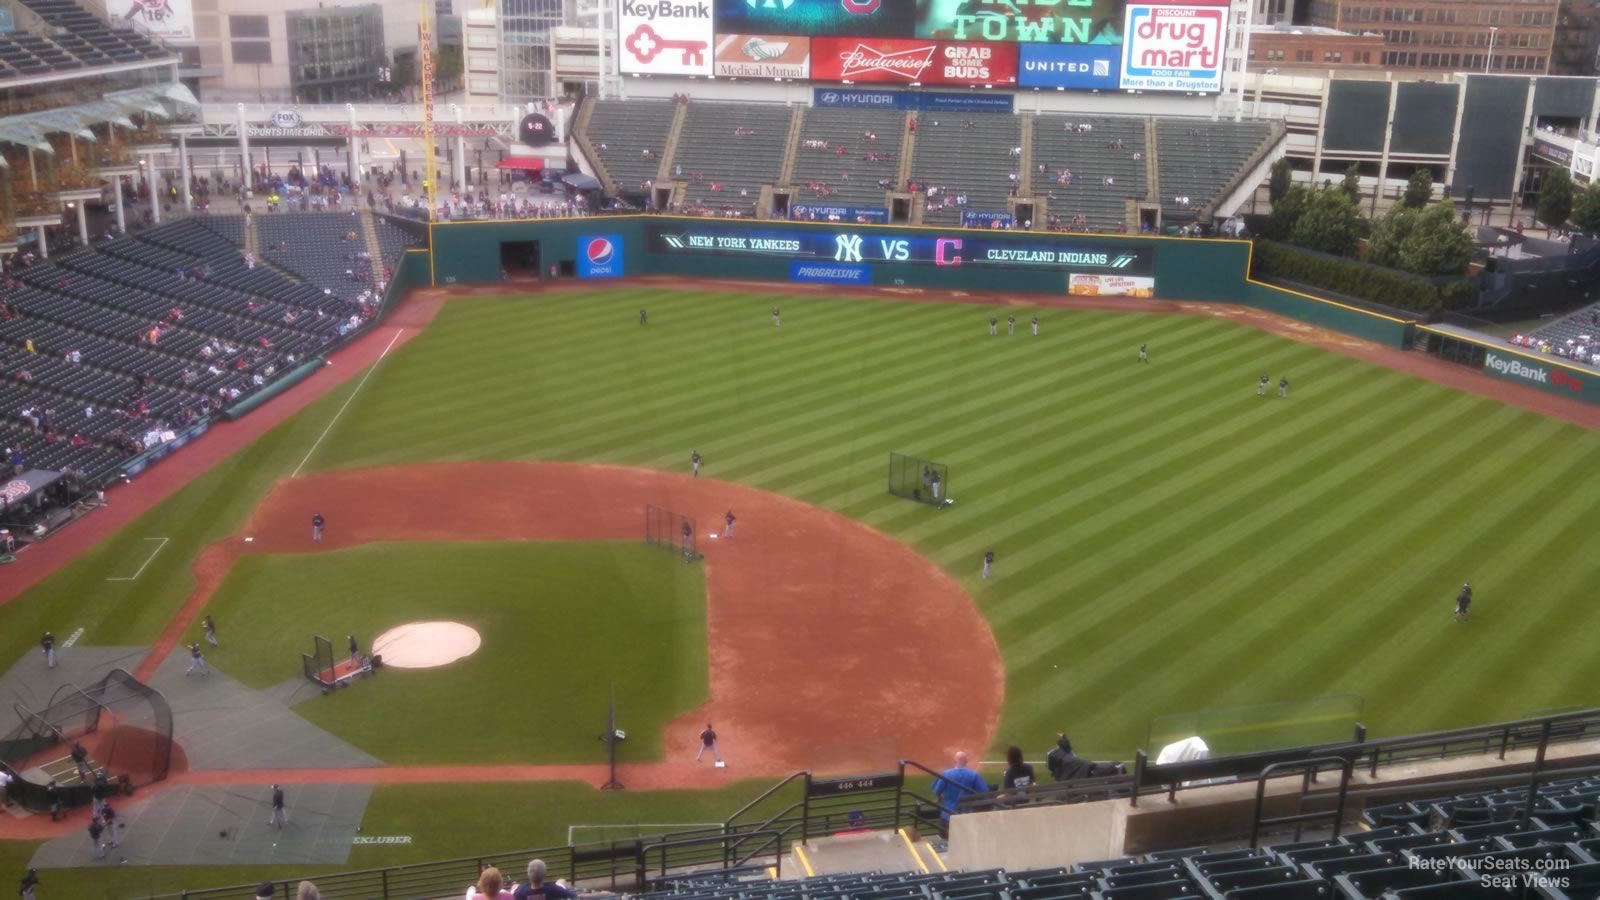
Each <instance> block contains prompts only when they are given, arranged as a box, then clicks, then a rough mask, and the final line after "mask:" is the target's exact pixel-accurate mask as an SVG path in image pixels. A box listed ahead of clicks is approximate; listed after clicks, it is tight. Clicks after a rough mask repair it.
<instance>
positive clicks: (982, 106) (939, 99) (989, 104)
mask: <svg viewBox="0 0 1600 900" xmlns="http://www.w3.org/2000/svg"><path fill="white" fill-rule="evenodd" d="M1013 99H1014V98H1013V96H1012V95H1011V94H951V93H940V92H938V91H882V90H853V89H839V88H817V89H816V90H815V92H814V95H813V96H812V103H813V104H814V105H816V106H843V107H851V108H856V109H920V110H925V111H927V112H948V113H958V112H997V113H1009V112H1011V111H1012V100H1013Z"/></svg>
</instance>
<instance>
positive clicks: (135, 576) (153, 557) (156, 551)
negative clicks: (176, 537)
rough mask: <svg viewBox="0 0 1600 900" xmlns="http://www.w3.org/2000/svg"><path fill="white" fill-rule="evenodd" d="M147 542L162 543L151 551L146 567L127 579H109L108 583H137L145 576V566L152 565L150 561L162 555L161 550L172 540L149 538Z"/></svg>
mask: <svg viewBox="0 0 1600 900" xmlns="http://www.w3.org/2000/svg"><path fill="white" fill-rule="evenodd" d="M145 540H146V541H160V542H161V543H159V544H157V545H156V548H155V549H154V550H151V551H150V555H149V556H147V557H145V558H144V565H143V566H140V567H139V571H137V572H135V573H133V574H132V575H130V576H128V577H127V578H107V579H106V580H107V581H137V580H138V578H139V576H140V575H143V574H144V570H145V566H148V565H150V561H151V560H153V559H155V558H156V554H157V553H160V552H161V548H162V547H165V546H166V545H167V541H170V540H172V538H164V537H148V538H145Z"/></svg>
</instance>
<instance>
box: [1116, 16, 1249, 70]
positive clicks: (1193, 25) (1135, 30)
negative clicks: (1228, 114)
mask: <svg viewBox="0 0 1600 900" xmlns="http://www.w3.org/2000/svg"><path fill="white" fill-rule="evenodd" d="M1227 30H1228V6H1227V3H1226V2H1221V3H1215V4H1211V3H1204V2H1196V3H1186V4H1170V3H1129V4H1128V7H1127V11H1126V13H1125V14H1124V18H1123V40H1122V81H1121V84H1122V89H1123V90H1127V91H1188V92H1207V93H1217V92H1219V91H1221V90H1222V55H1223V52H1224V50H1225V49H1226V47H1227V43H1226V41H1225V40H1224V38H1225V36H1226V34H1227Z"/></svg>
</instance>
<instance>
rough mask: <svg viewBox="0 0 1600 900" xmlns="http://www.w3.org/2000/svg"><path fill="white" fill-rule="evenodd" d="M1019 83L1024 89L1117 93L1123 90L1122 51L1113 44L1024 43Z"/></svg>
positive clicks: (1018, 71) (1020, 60)
mask: <svg viewBox="0 0 1600 900" xmlns="http://www.w3.org/2000/svg"><path fill="white" fill-rule="evenodd" d="M1021 50H1022V55H1021V57H1020V58H1019V59H1018V61H1017V84H1019V85H1021V86H1023V87H1038V88H1056V87H1059V88H1071V89H1073V90H1085V91H1114V90H1116V89H1117V88H1118V87H1120V86H1121V85H1120V82H1119V78H1120V76H1121V75H1122V48H1121V47H1114V46H1111V45H1109V44H1023V45H1022V47H1021Z"/></svg>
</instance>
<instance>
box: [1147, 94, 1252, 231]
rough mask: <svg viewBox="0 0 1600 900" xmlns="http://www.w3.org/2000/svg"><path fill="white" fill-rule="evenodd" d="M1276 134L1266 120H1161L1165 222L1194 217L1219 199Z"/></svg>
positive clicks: (1158, 140) (1159, 137) (1159, 138)
mask: <svg viewBox="0 0 1600 900" xmlns="http://www.w3.org/2000/svg"><path fill="white" fill-rule="evenodd" d="M1271 135H1272V127H1271V126H1270V125H1268V124H1266V123H1265V122H1225V121H1218V122H1212V121H1207V120H1204V119H1159V120H1157V121H1156V146H1157V150H1158V159H1159V161H1160V167H1159V171H1158V172H1157V177H1158V178H1159V179H1160V180H1161V219H1162V221H1164V222H1171V223H1173V224H1183V223H1186V222H1193V221H1194V220H1195V218H1196V214H1195V212H1194V208H1195V207H1200V208H1204V207H1207V206H1209V205H1210V204H1211V203H1212V202H1214V201H1215V200H1217V199H1218V198H1219V195H1220V194H1221V193H1222V192H1223V191H1224V190H1225V189H1226V188H1227V187H1228V186H1229V185H1230V184H1232V183H1233V181H1234V179H1235V178H1237V177H1238V175H1239V170H1240V169H1242V168H1243V167H1244V165H1245V164H1246V163H1247V162H1249V161H1250V158H1251V157H1252V156H1254V155H1255V154H1256V152H1257V151H1258V150H1260V149H1261V148H1262V146H1263V145H1264V144H1265V143H1266V141H1267V138H1269V137H1270V136H1271ZM1178 197H1187V198H1189V205H1188V206H1184V205H1182V204H1180V203H1178V201H1177V199H1176V198H1178Z"/></svg>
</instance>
